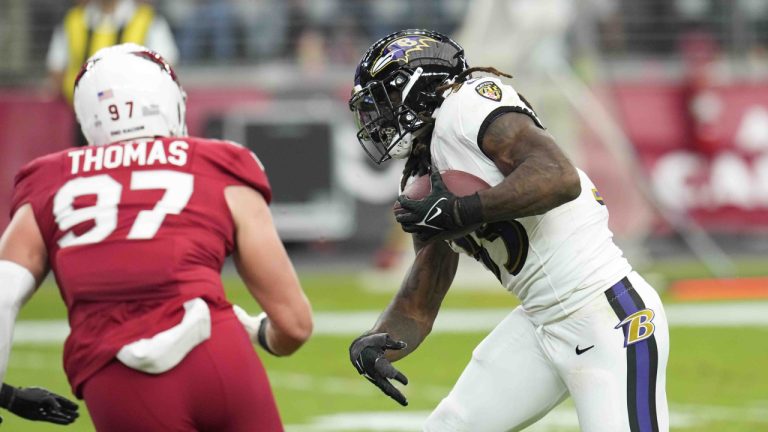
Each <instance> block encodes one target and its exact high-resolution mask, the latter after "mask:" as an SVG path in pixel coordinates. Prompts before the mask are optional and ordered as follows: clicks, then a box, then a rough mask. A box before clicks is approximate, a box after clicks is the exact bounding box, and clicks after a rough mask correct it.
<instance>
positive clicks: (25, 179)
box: [9, 162, 37, 218]
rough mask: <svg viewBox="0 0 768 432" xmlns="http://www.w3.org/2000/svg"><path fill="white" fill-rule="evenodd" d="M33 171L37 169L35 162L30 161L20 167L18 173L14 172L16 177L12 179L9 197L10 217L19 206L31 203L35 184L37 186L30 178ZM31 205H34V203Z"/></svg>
mask: <svg viewBox="0 0 768 432" xmlns="http://www.w3.org/2000/svg"><path fill="white" fill-rule="evenodd" d="M35 171H37V164H36V163H35V162H32V163H29V164H27V165H25V166H24V167H22V168H21V170H19V172H18V174H16V178H15V179H14V187H13V196H12V197H11V207H10V215H9V216H10V217H11V218H13V215H14V214H15V213H16V211H17V210H19V208H20V207H21V206H23V205H24V204H26V203H32V201H33V197H34V196H35V195H36V194H35V192H36V188H35V186H37V183H36V182H35V181H33V179H32V178H33V177H34V173H35ZM32 207H35V206H34V203H33V206H32Z"/></svg>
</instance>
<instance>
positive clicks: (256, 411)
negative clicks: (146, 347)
mask: <svg viewBox="0 0 768 432" xmlns="http://www.w3.org/2000/svg"><path fill="white" fill-rule="evenodd" d="M214 317H215V315H214ZM216 318H218V319H216ZM83 394H84V398H85V403H86V405H87V406H88V411H89V412H90V414H91V418H92V419H93V423H94V425H95V426H96V430H97V431H104V432H123V431H124V432H136V431H142V432H155V431H157V432H171V431H172V432H192V431H200V432H207V431H211V432H214V431H215V432H282V431H283V426H282V424H281V422H280V415H279V414H278V412H277V406H276V404H275V399H274V397H273V396H272V391H271V389H270V387H269V381H268V379H267V375H266V373H265V371H264V367H263V366H262V364H261V361H260V360H259V358H258V356H257V355H256V352H255V351H254V349H253V346H252V345H251V342H250V340H249V339H248V336H247V334H246V333H245V330H244V329H243V328H242V326H241V325H240V322H239V321H237V318H236V317H235V315H234V313H232V314H226V315H225V317H224V318H223V319H222V317H221V315H219V317H215V318H214V322H213V324H212V328H211V337H210V339H208V340H207V341H205V342H203V343H202V344H200V345H198V346H197V347H195V348H194V349H193V350H192V351H191V352H190V353H189V354H188V355H187V357H186V358H185V359H184V360H182V362H181V363H180V364H178V365H177V366H176V367H175V368H173V369H171V370H170V371H168V372H166V373H163V374H159V375H152V374H146V373H143V372H139V371H137V370H134V369H131V368H128V367H126V366H125V365H123V364H122V363H120V362H119V361H118V360H115V361H113V362H112V363H110V364H109V365H107V366H106V367H105V368H104V369H102V370H101V371H99V372H98V373H96V374H95V375H94V376H93V377H91V378H90V379H88V381H86V383H85V385H84V387H83Z"/></svg>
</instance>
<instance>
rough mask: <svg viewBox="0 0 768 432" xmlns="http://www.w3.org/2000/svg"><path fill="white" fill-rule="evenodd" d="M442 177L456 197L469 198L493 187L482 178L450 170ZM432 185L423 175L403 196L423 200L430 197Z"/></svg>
mask: <svg viewBox="0 0 768 432" xmlns="http://www.w3.org/2000/svg"><path fill="white" fill-rule="evenodd" d="M440 177H442V178H443V183H444V184H445V187H446V188H448V190H449V191H451V193H453V194H454V195H456V196H460V197H461V196H467V195H472V194H473V193H475V192H477V191H480V190H483V189H488V188H490V187H491V186H490V185H489V184H488V183H486V182H485V181H484V180H483V179H481V178H480V177H477V176H474V175H472V174H470V173H468V172H464V171H457V170H448V171H442V172H441V173H440ZM431 190H432V185H431V183H430V181H429V175H423V176H421V177H418V178H416V180H414V181H412V182H411V183H410V184H409V185H407V186H406V187H405V189H404V190H403V195H405V196H407V197H408V198H410V199H422V198H424V197H425V196H427V195H429V192H430V191H431Z"/></svg>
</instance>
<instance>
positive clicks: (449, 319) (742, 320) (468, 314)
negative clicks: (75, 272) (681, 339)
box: [14, 301, 768, 344]
mask: <svg viewBox="0 0 768 432" xmlns="http://www.w3.org/2000/svg"><path fill="white" fill-rule="evenodd" d="M665 310H666V312H667V318H668V320H669V324H670V325H671V326H673V327H750V326H751V327H768V302H764V301H761V302H730V303H703V304H673V305H668V306H666V307H665ZM510 312H511V309H507V308H504V309H446V310H443V311H441V312H440V315H439V316H438V317H437V321H436V322H435V327H434V329H433V331H432V332H433V333H478V332H484V331H490V330H491V329H493V328H494V327H495V326H496V324H498V323H499V322H500V321H501V320H502V319H504V317H506V316H507V314H509V313H510ZM380 313H381V312H380V311H356V312H317V313H315V316H314V318H315V319H314V321H315V330H314V334H317V335H332V336H351V335H358V334H360V333H362V332H364V331H366V330H368V329H369V328H371V326H372V325H373V323H375V322H376V319H377V318H378V317H379V314H380ZM68 334H69V327H68V325H67V322H66V321H65V320H49V321H45V320H39V321H28V320H22V321H19V322H17V323H16V331H15V334H14V343H27V344H35V343H38V344H45V343H53V342H62V341H64V339H65V338H66V337H67V335H68Z"/></svg>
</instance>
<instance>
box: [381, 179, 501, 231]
mask: <svg viewBox="0 0 768 432" xmlns="http://www.w3.org/2000/svg"><path fill="white" fill-rule="evenodd" d="M440 177H442V179H443V184H445V187H446V188H447V189H448V190H449V191H451V193H453V194H454V195H456V196H459V197H462V196H467V195H472V194H473V193H475V192H477V191H480V190H483V189H489V188H490V187H491V186H490V185H489V184H488V183H486V182H485V181H484V180H483V179H481V178H480V177H477V176H474V175H472V174H470V173H468V172H464V171H458V170H447V171H441V172H440ZM431 190H432V184H431V182H430V179H429V175H423V176H421V177H417V178H416V179H415V180H412V181H411V182H410V183H409V184H408V185H406V186H405V189H404V190H403V195H405V196H406V197H407V198H410V199H416V200H418V199H423V198H424V197H426V196H427V195H429V192H430V191H431ZM400 209H401V207H400V203H399V202H397V201H396V202H395V206H394V208H393V210H394V212H395V214H397V212H398V211H399V210H400ZM481 225H482V224H477V225H472V226H467V227H465V228H463V229H462V230H461V231H459V232H451V233H450V234H449V233H443V234H439V235H436V236H434V237H433V238H432V240H452V239H455V238H458V237H463V236H465V235H467V234H469V233H471V232H473V231H475V230H476V229H477V228H479V227H480V226H481Z"/></svg>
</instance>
